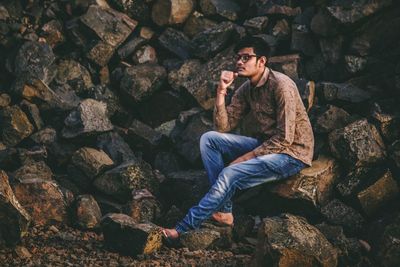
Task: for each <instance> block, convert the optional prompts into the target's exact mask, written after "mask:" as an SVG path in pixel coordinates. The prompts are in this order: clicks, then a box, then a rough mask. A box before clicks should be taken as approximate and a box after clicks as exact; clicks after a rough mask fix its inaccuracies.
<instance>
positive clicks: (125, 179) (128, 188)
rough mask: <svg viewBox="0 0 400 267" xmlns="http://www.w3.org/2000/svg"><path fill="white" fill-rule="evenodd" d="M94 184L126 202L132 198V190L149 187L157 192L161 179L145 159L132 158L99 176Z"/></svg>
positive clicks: (104, 191)
mask: <svg viewBox="0 0 400 267" xmlns="http://www.w3.org/2000/svg"><path fill="white" fill-rule="evenodd" d="M93 185H94V186H95V188H96V189H97V190H99V191H100V192H102V193H104V194H106V195H109V196H112V197H114V198H116V199H118V200H119V201H122V202H126V201H128V200H130V199H131V198H132V190H139V189H147V190H149V191H150V192H151V193H153V194H157V192H158V189H159V181H158V180H157V178H156V177H155V175H154V173H153V170H152V168H151V166H150V165H149V164H148V163H146V162H145V161H139V160H132V161H128V162H125V163H122V164H121V165H119V166H117V167H115V168H114V169H111V170H109V171H107V172H105V173H104V174H103V175H100V176H99V177H97V178H96V179H95V180H94V182H93Z"/></svg>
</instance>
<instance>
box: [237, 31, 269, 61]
mask: <svg viewBox="0 0 400 267" xmlns="http://www.w3.org/2000/svg"><path fill="white" fill-rule="evenodd" d="M245 47H251V48H253V51H254V53H255V54H256V55H257V56H265V57H267V58H268V57H269V53H270V51H271V48H270V47H269V45H268V44H267V43H265V42H264V41H263V40H262V39H260V38H258V37H255V36H247V37H245V38H242V39H241V40H240V41H239V42H238V43H237V44H236V45H235V47H234V50H233V51H234V52H235V53H237V52H239V50H241V49H243V48H245Z"/></svg>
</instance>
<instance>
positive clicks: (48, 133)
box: [30, 127, 57, 146]
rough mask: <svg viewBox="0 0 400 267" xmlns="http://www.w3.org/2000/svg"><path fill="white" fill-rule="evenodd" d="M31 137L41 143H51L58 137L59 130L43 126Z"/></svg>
mask: <svg viewBox="0 0 400 267" xmlns="http://www.w3.org/2000/svg"><path fill="white" fill-rule="evenodd" d="M30 138H31V139H32V140H33V141H34V142H35V143H36V144H40V145H46V146H47V145H50V144H51V143H53V142H55V141H56V139H57V131H56V130H55V129H53V128H50V127H47V128H43V129H42V130H40V131H37V132H36V133H34V134H32V135H31V136H30Z"/></svg>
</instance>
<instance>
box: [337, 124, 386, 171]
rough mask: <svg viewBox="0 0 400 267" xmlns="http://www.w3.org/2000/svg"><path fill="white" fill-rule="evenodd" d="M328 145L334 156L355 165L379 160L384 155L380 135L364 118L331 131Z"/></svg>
mask: <svg viewBox="0 0 400 267" xmlns="http://www.w3.org/2000/svg"><path fill="white" fill-rule="evenodd" d="M329 146H330V149H331V152H332V153H333V155H334V156H335V157H337V158H340V159H341V160H343V161H346V162H348V163H350V162H351V164H354V165H355V166H360V165H368V164H371V163H375V162H379V161H381V160H383V159H384V157H385V156H386V151H385V145H384V143H383V141H382V137H381V136H380V135H379V133H378V131H377V129H376V128H375V126H374V125H372V124H369V123H368V121H367V120H366V119H361V120H357V121H355V122H353V123H350V124H349V125H347V126H346V127H344V128H341V129H336V130H334V131H332V132H331V133H330V134H329Z"/></svg>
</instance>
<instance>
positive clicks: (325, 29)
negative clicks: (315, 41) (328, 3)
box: [310, 9, 338, 37]
mask: <svg viewBox="0 0 400 267" xmlns="http://www.w3.org/2000/svg"><path fill="white" fill-rule="evenodd" d="M310 26H311V30H312V31H313V32H314V33H316V34H318V35H321V36H324V37H329V36H335V35H337V33H338V26H337V22H336V21H335V20H334V19H333V18H332V17H331V16H330V15H329V14H328V12H327V11H326V10H324V9H320V10H319V11H318V13H317V14H315V16H314V17H313V18H312V20H311V25H310Z"/></svg>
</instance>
